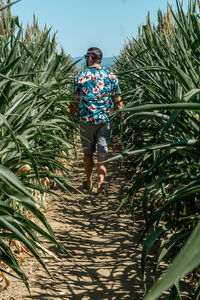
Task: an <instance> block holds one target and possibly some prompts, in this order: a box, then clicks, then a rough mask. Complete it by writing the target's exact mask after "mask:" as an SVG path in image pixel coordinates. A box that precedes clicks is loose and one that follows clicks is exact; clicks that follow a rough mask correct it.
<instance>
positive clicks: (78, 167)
mask: <svg viewBox="0 0 200 300" xmlns="http://www.w3.org/2000/svg"><path fill="white" fill-rule="evenodd" d="M113 154H114V153H113V152H112V155H113ZM72 176H73V184H74V186H75V187H76V188H77V189H79V190H80V192H82V194H81V193H78V192H73V196H74V198H73V197H72V196H69V195H66V194H64V193H63V192H62V191H59V193H60V195H61V196H62V197H64V200H62V199H60V198H55V197H49V198H48V203H47V206H48V211H47V213H46V216H47V218H48V220H49V222H50V224H51V226H52V228H53V230H54V232H55V235H56V237H57V239H58V240H59V241H60V242H61V243H62V244H63V245H64V246H66V247H67V249H68V250H70V251H71V253H72V254H73V256H72V257H70V256H67V255H64V254H62V253H61V252H59V251H58V250H57V249H56V248H54V247H53V246H52V245H51V244H49V243H48V242H45V246H46V247H47V248H48V249H49V250H50V251H53V252H54V253H56V255H57V259H53V258H52V257H44V261H45V262H46V264H47V267H48V269H49V271H50V272H51V274H52V275H53V277H54V280H52V279H51V278H49V276H48V275H47V274H46V273H45V271H44V270H43V269H42V267H41V266H40V265H39V264H38V263H37V262H35V260H34V259H33V258H27V259H26V261H25V263H24V264H23V270H24V271H25V272H26V273H27V275H28V276H29V279H30V287H31V293H32V296H33V299H34V300H40V299H41V300H56V299H74V300H75V299H77V300H78V299H83V300H87V299H95V300H96V299H112V300H114V299H119V300H121V299H135V300H138V299H143V288H142V282H141V279H140V271H139V270H140V253H141V247H138V248H136V245H137V243H138V241H139V239H140V236H141V232H142V229H143V225H144V221H143V218H142V214H139V215H138V216H137V219H136V222H135V223H133V217H132V214H131V211H130V210H129V208H128V207H126V208H122V209H121V210H120V211H119V212H117V211H116V210H117V208H118V206H119V203H120V201H121V199H122V197H123V196H124V194H125V190H126V189H127V186H128V184H127V182H126V177H127V170H126V168H125V167H122V168H120V166H119V162H118V161H114V162H111V163H110V164H109V168H108V175H107V178H106V182H107V184H108V183H109V187H110V188H109V194H108V196H106V197H105V196H96V195H95V191H96V189H95V188H96V187H94V192H92V193H87V192H84V191H83V189H82V182H83V180H84V171H83V166H82V161H81V155H80V154H79V155H78V158H77V160H76V161H75V163H74V168H73V171H72ZM95 180H96V173H95V174H94V182H95ZM57 192H58V191H57ZM149 281H151V278H150V279H149ZM0 299H1V300H22V299H23V300H25V299H31V298H30V296H29V294H28V292H27V290H26V288H25V286H24V285H23V284H22V283H21V282H20V281H17V280H15V279H12V282H11V285H10V286H9V288H8V289H7V290H4V291H2V292H0ZM160 299H166V298H165V296H164V297H162V298H160ZM183 299H189V298H188V297H185V298H183Z"/></svg>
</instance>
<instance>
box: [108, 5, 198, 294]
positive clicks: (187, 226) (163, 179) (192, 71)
mask: <svg viewBox="0 0 200 300" xmlns="http://www.w3.org/2000/svg"><path fill="white" fill-rule="evenodd" d="M199 9H200V1H191V0H190V1H189V3H188V11H187V12H184V10H183V8H182V5H181V3H180V2H178V1H177V10H176V11H175V10H173V9H172V7H170V6H169V5H168V9H167V13H166V14H163V13H162V12H161V11H158V25H156V26H155V25H153V24H152V23H151V21H150V16H149V15H148V16H147V20H146V24H145V25H142V26H141V27H140V28H139V31H138V36H137V38H133V39H132V40H129V41H128V42H127V43H126V44H125V45H124V48H123V49H122V51H121V55H120V58H119V59H118V60H117V61H116V63H115V72H116V73H117V74H118V76H119V79H120V83H121V87H122V91H123V99H124V102H125V103H126V106H125V107H124V108H123V109H122V111H123V117H121V118H122V121H121V122H120V123H118V124H117V131H118V132H119V131H120V132H121V137H122V143H123V147H124V152H123V153H122V154H121V155H118V156H116V157H113V158H111V159H121V160H123V159H126V157H128V156H129V164H130V168H131V170H133V171H132V186H131V188H130V189H129V190H128V192H127V194H126V197H125V198H124V199H123V201H122V203H121V206H122V205H125V204H128V205H131V207H132V210H133V212H134V213H136V212H137V210H138V209H140V208H142V209H143V213H144V217H145V221H146V226H145V228H144V231H143V236H142V238H141V242H142V244H143V251H142V259H141V270H142V280H143V281H144V287H146V266H147V264H148V255H149V254H150V253H151V249H152V247H153V246H154V244H155V243H156V242H158V241H160V247H159V248H160V249H159V251H158V256H157V261H156V262H155V265H154V269H153V270H152V276H153V275H155V276H156V272H157V271H158V270H159V266H160V265H161V264H162V262H167V263H169V258H170V253H172V251H173V249H176V252H177V251H178V252H179V254H178V255H177V256H176V258H175V259H174V261H173V263H172V265H171V266H170V267H169V268H168V270H167V271H166V273H165V275H164V276H163V277H162V279H161V280H158V281H157V282H156V283H155V285H154V287H153V288H152V290H151V292H150V293H148V294H147V295H146V297H145V298H144V299H145V300H150V299H151V300H152V299H157V298H158V297H159V296H160V295H161V294H162V292H163V291H164V290H166V289H168V288H169V287H172V288H171V294H170V299H177V298H176V297H178V299H181V296H180V288H179V280H180V278H181V277H183V276H184V275H186V274H188V273H189V272H192V273H191V275H190V276H191V284H192V285H193V289H194V295H193V299H198V298H199V297H200V285H199V284H200V280H199V278H200V273H199V268H198V266H199V265H200V252H199V249H200V234H199V233H200V223H199V221H200V200H199V197H200V179H199V178H200V163H199V146H200V114H199V111H200V103H199V100H200V76H199V75H200V60H199V58H200V20H199V19H200V15H199ZM136 174H137V176H136ZM138 174H139V175H138ZM138 192H140V193H141V202H139V203H138V201H135V200H134V198H137V197H135V195H136V194H137V193H138ZM177 249H178V250H177Z"/></svg>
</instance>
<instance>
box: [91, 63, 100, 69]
mask: <svg viewBox="0 0 200 300" xmlns="http://www.w3.org/2000/svg"><path fill="white" fill-rule="evenodd" d="M89 67H95V68H101V65H100V64H97V63H95V64H92V65H91V66H89Z"/></svg>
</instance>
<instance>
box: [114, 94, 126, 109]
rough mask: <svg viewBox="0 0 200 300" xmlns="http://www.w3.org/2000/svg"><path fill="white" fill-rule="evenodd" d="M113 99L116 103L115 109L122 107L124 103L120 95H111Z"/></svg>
mask: <svg viewBox="0 0 200 300" xmlns="http://www.w3.org/2000/svg"><path fill="white" fill-rule="evenodd" d="M113 101H114V103H115V104H116V107H117V109H121V108H123V106H124V104H123V102H122V98H121V96H115V97H113Z"/></svg>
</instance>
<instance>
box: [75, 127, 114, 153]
mask: <svg viewBox="0 0 200 300" xmlns="http://www.w3.org/2000/svg"><path fill="white" fill-rule="evenodd" d="M80 134H81V143H82V147H83V153H84V154H92V153H94V152H95V151H96V146H97V151H98V153H100V154H106V153H108V148H109V145H110V138H111V134H112V123H106V124H87V123H84V122H80Z"/></svg>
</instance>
